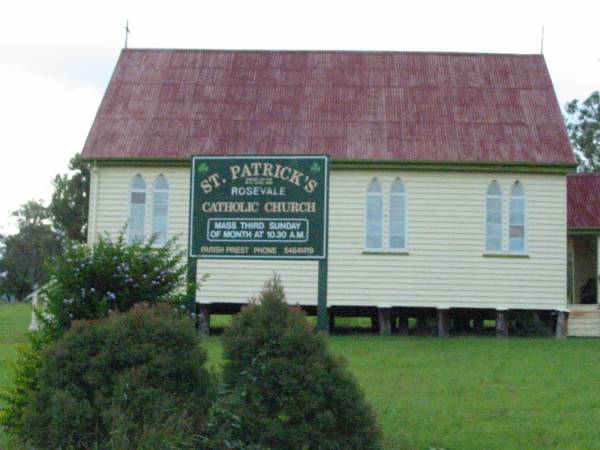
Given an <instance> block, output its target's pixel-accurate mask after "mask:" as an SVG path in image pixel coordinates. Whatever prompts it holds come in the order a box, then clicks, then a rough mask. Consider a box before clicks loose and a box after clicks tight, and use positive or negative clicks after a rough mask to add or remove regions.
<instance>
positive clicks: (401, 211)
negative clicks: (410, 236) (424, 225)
mask: <svg viewBox="0 0 600 450" xmlns="http://www.w3.org/2000/svg"><path fill="white" fill-rule="evenodd" d="M389 227H390V229H389V234H390V240H389V247H390V248H391V249H395V250H398V249H404V248H406V191H405V190H404V184H402V181H400V178H396V179H395V180H394V182H393V183H392V186H391V188H390V223H389Z"/></svg>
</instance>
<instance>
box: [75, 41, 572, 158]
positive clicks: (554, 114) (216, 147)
mask: <svg viewBox="0 0 600 450" xmlns="http://www.w3.org/2000/svg"><path fill="white" fill-rule="evenodd" d="M249 153H251V154H282V153H284V154H307V153H308V154H310V153H327V154H329V155H330V156H331V157H332V158H334V159H345V160H404V161H449V162H467V161H469V162H471V161H472V162H476V161H480V162H490V163H507V162H525V163H546V164H574V159H573V154H572V151H571V147H570V144H569V140H568V137H567V134H566V131H565V127H564V124H563V119H562V116H561V112H560V109H559V106H558V103H557V99H556V95H555V93H554V89H553V87H552V83H551V80H550V76H549V74H548V70H547V68H546V64H545V61H544V58H543V56H541V55H497V54H452V53H398V52H334V51H213V50H137V49H129V50H123V52H122V53H121V56H120V58H119V61H118V63H117V67H116V69H115V72H114V74H113V77H112V79H111V81H110V84H109V86H108V89H107V91H106V94H105V96H104V99H103V100H102V104H101V105H100V109H99V111H98V114H97V116H96V119H95V121H94V124H93V126H92V129H91V131H90V134H89V136H88V139H87V141H86V143H85V147H84V150H83V155H84V156H85V157H87V158H91V159H94V158H169V159H187V158H189V157H190V156H191V155H194V154H230V155H239V154H249Z"/></svg>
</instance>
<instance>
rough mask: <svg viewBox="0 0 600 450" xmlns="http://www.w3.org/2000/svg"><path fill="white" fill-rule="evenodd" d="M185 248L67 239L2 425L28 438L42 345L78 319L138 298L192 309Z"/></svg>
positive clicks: (6, 396) (6, 397) (7, 395)
mask: <svg viewBox="0 0 600 450" xmlns="http://www.w3.org/2000/svg"><path fill="white" fill-rule="evenodd" d="M183 256H184V252H181V251H178V250H177V249H176V248H175V242H174V240H170V241H169V242H167V244H166V245H165V246H164V247H161V248H156V247H154V246H153V243H152V241H150V242H148V243H144V244H142V243H140V244H134V245H127V244H126V242H125V238H124V236H123V234H122V233H121V234H120V235H119V236H117V238H116V239H115V240H114V241H113V240H111V239H110V238H109V237H108V236H103V237H100V239H99V240H98V241H97V242H96V243H95V244H94V246H93V247H90V246H87V245H84V244H80V243H75V242H72V243H68V244H67V246H66V249H65V252H64V254H63V255H62V256H59V257H57V258H55V259H54V260H53V261H52V262H51V264H49V274H50V276H51V278H50V280H51V281H50V283H48V284H47V285H46V286H45V287H44V289H43V290H42V293H41V296H42V299H43V300H44V301H45V307H44V311H43V314H39V313H38V317H39V320H40V324H41V333H39V334H37V335H35V336H32V339H31V342H30V344H29V345H28V346H26V347H24V348H23V349H22V350H21V352H20V353H19V356H18V358H17V361H16V364H15V371H14V376H15V378H14V380H15V382H14V385H13V386H12V387H10V388H8V389H7V390H6V391H4V392H2V393H0V398H1V399H2V400H3V401H4V403H5V404H4V405H3V407H2V409H1V410H0V426H1V427H3V428H4V429H5V430H6V431H7V432H8V433H10V434H11V435H13V436H16V437H21V438H23V437H25V436H26V433H24V431H23V423H24V422H23V421H24V410H25V408H26V407H27V405H28V404H29V402H30V400H31V398H32V396H33V395H34V394H35V393H36V392H37V391H39V389H40V385H39V380H38V376H37V374H38V370H39V367H40V366H41V364H42V361H43V350H44V348H46V347H47V346H48V345H49V344H50V343H52V342H54V341H56V340H58V339H59V338H60V337H61V336H62V335H63V334H64V332H65V331H66V330H67V329H68V328H69V327H70V326H71V323H72V322H73V321H74V320H82V319H87V320H94V319H99V318H102V317H106V316H109V315H111V313H113V312H123V311H127V310H129V309H131V308H132V307H133V306H134V305H135V304H136V303H144V304H146V305H153V304H157V303H161V302H162V303H170V304H171V305H172V306H175V307H177V308H180V309H181V311H183V312H185V311H187V312H189V313H190V314H193V312H192V311H193V307H194V305H193V300H191V299H189V298H188V296H187V295H186V292H187V291H186V289H185V288H186V287H187V288H188V289H195V288H196V286H195V285H194V284H193V283H186V281H185V280H186V279H185V273H186V266H185V264H184V263H183V262H184V261H185V259H184V257H183Z"/></svg>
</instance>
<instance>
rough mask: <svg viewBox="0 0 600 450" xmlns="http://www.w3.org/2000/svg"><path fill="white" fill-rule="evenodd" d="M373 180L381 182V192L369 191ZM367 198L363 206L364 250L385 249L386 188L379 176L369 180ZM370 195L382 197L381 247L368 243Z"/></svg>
mask: <svg viewBox="0 0 600 450" xmlns="http://www.w3.org/2000/svg"><path fill="white" fill-rule="evenodd" d="M372 181H377V183H379V186H380V187H381V192H369V185H370V184H371V182H372ZM365 194H366V195H365V198H364V203H363V208H364V222H363V229H364V236H363V250H364V251H367V252H369V251H371V252H372V251H382V250H383V249H384V239H385V235H384V220H385V215H384V209H385V203H384V199H385V197H384V190H383V183H381V180H379V178H377V177H373V178H371V179H370V180H369V182H368V183H367V188H366V192H365ZM369 196H373V197H375V196H379V197H380V198H381V210H380V213H381V214H380V216H381V217H380V224H381V225H380V229H381V246H380V247H369V246H368V245H367V233H368V229H367V225H368V222H369V221H368V218H367V215H368V208H367V205H368V202H369Z"/></svg>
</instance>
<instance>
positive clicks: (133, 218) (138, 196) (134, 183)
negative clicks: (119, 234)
mask: <svg viewBox="0 0 600 450" xmlns="http://www.w3.org/2000/svg"><path fill="white" fill-rule="evenodd" d="M145 219H146V183H145V182H144V179H143V178H142V177H141V175H136V176H135V177H133V179H132V180H131V184H130V185H129V220H128V221H127V230H128V237H127V239H128V242H129V243H130V244H133V243H134V242H141V241H143V240H144V228H145V225H146V223H145V222H146V220H145Z"/></svg>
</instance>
